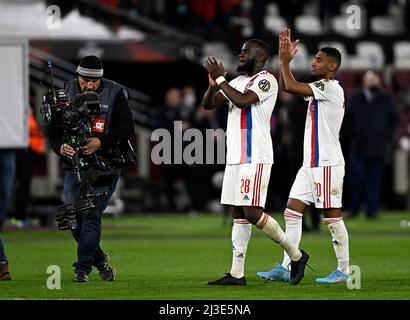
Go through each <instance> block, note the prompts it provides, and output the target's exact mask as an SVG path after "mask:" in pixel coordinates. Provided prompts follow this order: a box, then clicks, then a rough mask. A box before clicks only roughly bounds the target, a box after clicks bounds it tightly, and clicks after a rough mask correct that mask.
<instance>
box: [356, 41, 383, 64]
mask: <svg viewBox="0 0 410 320" xmlns="http://www.w3.org/2000/svg"><path fill="white" fill-rule="evenodd" d="M349 64H350V68H352V69H374V70H380V69H381V68H383V66H384V53H383V49H382V47H381V45H380V44H379V43H377V42H371V41H361V42H358V43H356V55H355V56H353V57H351V58H350V63H349Z"/></svg>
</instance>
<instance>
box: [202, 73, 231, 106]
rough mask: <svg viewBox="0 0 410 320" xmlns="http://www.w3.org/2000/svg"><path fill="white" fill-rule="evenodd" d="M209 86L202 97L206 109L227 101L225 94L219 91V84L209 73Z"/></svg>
mask: <svg viewBox="0 0 410 320" xmlns="http://www.w3.org/2000/svg"><path fill="white" fill-rule="evenodd" d="M208 79H209V86H208V89H207V90H206V92H205V94H204V97H203V98H202V106H203V107H204V109H206V110H212V109H215V108H216V107H219V106H221V105H223V104H225V103H226V102H227V99H226V98H225V96H224V95H223V94H222V93H220V92H218V85H217V84H216V82H215V81H214V80H213V79H212V78H211V77H210V75H209V74H208Z"/></svg>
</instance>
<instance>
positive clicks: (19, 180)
mask: <svg viewBox="0 0 410 320" xmlns="http://www.w3.org/2000/svg"><path fill="white" fill-rule="evenodd" d="M28 125H29V146H28V148H27V149H18V150H16V179H15V192H14V205H13V215H12V216H13V218H12V219H11V220H10V222H11V223H12V224H13V225H15V226H17V227H25V226H28V225H29V222H28V217H29V212H28V206H29V203H30V198H31V197H30V195H31V191H30V189H31V178H32V175H33V172H32V167H33V164H34V163H36V162H38V160H39V159H40V157H41V155H43V154H44V153H45V147H46V143H45V138H44V135H43V133H42V132H41V130H40V128H39V125H38V123H37V120H36V118H35V116H34V113H33V110H32V108H31V107H30V108H29V118H28Z"/></svg>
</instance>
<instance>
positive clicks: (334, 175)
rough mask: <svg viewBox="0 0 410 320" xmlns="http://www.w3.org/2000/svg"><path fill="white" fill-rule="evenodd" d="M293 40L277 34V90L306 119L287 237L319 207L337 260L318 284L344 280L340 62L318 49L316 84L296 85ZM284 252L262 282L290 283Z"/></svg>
mask: <svg viewBox="0 0 410 320" xmlns="http://www.w3.org/2000/svg"><path fill="white" fill-rule="evenodd" d="M298 42H299V41H298V40H296V41H295V42H293V43H292V42H291V40H290V29H287V28H285V29H284V30H283V31H282V32H281V34H280V36H279V60H280V65H281V71H280V72H281V73H280V77H279V88H280V89H282V90H284V91H286V92H289V93H292V94H295V95H298V96H302V97H305V99H306V100H307V101H308V104H309V105H308V106H309V107H308V112H307V115H306V124H305V137H304V156H303V165H302V167H301V168H300V170H299V172H298V174H297V176H296V178H295V181H294V183H293V186H292V189H291V191H290V194H289V200H288V203H287V208H286V210H285V212H284V216H285V221H286V235H287V236H288V238H289V239H290V240H291V241H292V243H293V244H295V245H297V246H299V243H300V240H301V237H302V217H303V213H304V212H305V211H306V209H307V208H308V206H309V205H310V204H312V203H313V204H314V205H315V206H316V208H321V209H323V210H322V212H323V217H324V218H323V221H324V223H325V224H326V225H327V226H328V228H329V230H330V233H331V235H332V244H333V248H334V251H335V253H336V258H337V262H338V266H337V269H336V270H335V271H333V272H331V273H330V274H329V275H328V276H326V277H324V278H317V279H316V282H318V283H338V282H346V281H347V280H348V279H349V277H350V271H349V236H348V233H347V230H346V227H345V224H344V222H343V219H342V212H341V207H342V191H343V177H344V158H343V154H342V149H341V147H340V143H339V131H340V127H341V125H342V120H343V115H344V93H343V89H342V87H341V86H340V85H339V82H338V81H337V80H334V77H335V74H336V72H337V70H338V68H339V66H340V63H341V55H340V52H339V51H338V50H337V49H335V48H330V47H326V48H322V49H320V50H319V52H318V53H317V54H316V56H315V58H314V60H313V62H312V65H311V68H310V71H311V73H312V75H314V76H315V77H316V78H317V79H318V81H316V82H313V83H299V82H297V81H296V80H295V79H294V78H293V75H292V73H291V71H290V68H289V63H290V61H291V60H292V59H293V57H294V56H295V54H296V52H297V45H298ZM289 262H290V261H289V257H288V255H287V254H286V252H285V253H284V259H283V263H282V264H276V265H275V267H274V268H273V269H272V270H271V271H268V272H258V273H257V274H258V276H260V277H261V278H264V279H270V280H281V281H289V278H290V273H291V272H290V271H289V270H288V269H289V268H292V266H291V265H290V263H289Z"/></svg>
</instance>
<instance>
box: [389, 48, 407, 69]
mask: <svg viewBox="0 0 410 320" xmlns="http://www.w3.org/2000/svg"><path fill="white" fill-rule="evenodd" d="M393 53H394V67H395V68H396V69H410V42H408V41H399V42H396V43H394V44H393Z"/></svg>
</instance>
